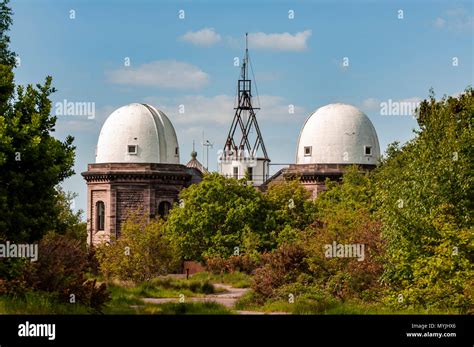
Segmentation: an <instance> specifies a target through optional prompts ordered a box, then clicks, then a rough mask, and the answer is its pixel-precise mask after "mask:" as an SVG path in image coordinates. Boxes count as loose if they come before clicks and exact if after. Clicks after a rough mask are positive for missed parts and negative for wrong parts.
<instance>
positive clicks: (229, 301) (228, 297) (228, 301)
mask: <svg viewBox="0 0 474 347" xmlns="http://www.w3.org/2000/svg"><path fill="white" fill-rule="evenodd" d="M213 285H214V287H216V288H220V289H224V290H225V292H224V293H219V294H210V295H206V296H203V297H190V298H184V300H185V302H215V303H218V304H221V305H224V306H225V307H227V308H231V309H232V308H233V307H234V305H235V303H236V302H237V300H239V299H240V298H241V297H242V296H243V295H244V294H245V293H247V292H248V291H249V288H234V287H232V286H230V285H227V284H222V283H213ZM143 301H144V302H146V303H149V304H164V303H167V302H176V303H177V302H179V299H178V298H144V299H143ZM235 312H237V313H238V314H246V315H260V314H288V313H287V312H271V313H266V312H259V311H235Z"/></svg>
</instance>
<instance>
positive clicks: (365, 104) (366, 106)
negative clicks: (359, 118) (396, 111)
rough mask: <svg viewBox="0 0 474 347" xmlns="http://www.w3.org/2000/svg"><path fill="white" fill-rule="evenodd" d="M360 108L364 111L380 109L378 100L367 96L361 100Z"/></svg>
mask: <svg viewBox="0 0 474 347" xmlns="http://www.w3.org/2000/svg"><path fill="white" fill-rule="evenodd" d="M360 106H361V109H363V110H365V111H373V110H378V109H380V100H379V99H376V98H368V99H365V100H364V101H362V104H361V105H360Z"/></svg>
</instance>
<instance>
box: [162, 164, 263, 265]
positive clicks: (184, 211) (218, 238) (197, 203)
mask: <svg viewBox="0 0 474 347" xmlns="http://www.w3.org/2000/svg"><path fill="white" fill-rule="evenodd" d="M180 199H181V200H182V204H181V206H175V207H174V208H173V209H172V210H171V212H170V214H169V216H168V220H167V230H168V232H169V234H170V237H171V238H172V239H173V240H175V243H176V245H177V247H178V249H179V250H180V252H181V255H182V257H183V258H184V259H189V260H198V261H201V260H203V259H204V258H205V257H214V256H221V257H228V256H230V255H233V254H236V253H239V254H240V253H245V252H248V251H253V250H255V248H256V249H258V250H259V251H261V250H263V249H265V248H267V247H269V234H270V231H271V229H270V228H269V225H272V223H271V221H269V220H268V218H269V212H268V210H269V206H268V203H267V202H266V200H265V199H264V197H263V195H262V194H261V193H260V192H259V191H257V190H256V189H255V188H254V187H253V186H250V185H247V183H246V181H245V180H239V181H238V180H236V179H233V178H225V177H223V176H221V175H219V174H216V173H214V174H209V175H206V176H204V179H203V181H202V182H201V183H199V184H195V185H192V186H190V187H189V188H186V189H184V190H182V191H181V193H180ZM246 245H247V246H248V245H252V248H253V249H248V247H246Z"/></svg>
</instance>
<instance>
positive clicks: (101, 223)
mask: <svg viewBox="0 0 474 347" xmlns="http://www.w3.org/2000/svg"><path fill="white" fill-rule="evenodd" d="M95 208H96V230H97V231H100V230H104V229H105V205H104V203H103V202H102V201H97V203H96V204H95Z"/></svg>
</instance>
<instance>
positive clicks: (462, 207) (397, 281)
mask: <svg viewBox="0 0 474 347" xmlns="http://www.w3.org/2000/svg"><path fill="white" fill-rule="evenodd" d="M473 120H474V91H473V89H472V88H470V89H467V90H466V91H465V93H464V94H462V95H460V96H458V97H456V98H453V97H449V98H446V97H445V98H443V99H442V100H440V101H436V100H435V98H434V95H433V93H431V95H430V98H429V99H428V100H425V101H423V102H422V103H421V105H420V108H419V115H418V123H419V126H420V130H419V131H418V132H417V137H416V138H415V139H414V140H412V141H410V142H408V143H407V144H405V145H404V146H403V147H401V148H399V147H398V146H397V145H396V144H394V145H392V146H391V147H390V148H389V152H388V154H389V156H388V157H387V158H386V159H385V160H384V161H383V163H382V166H381V167H380V168H379V169H378V170H377V173H376V188H377V189H376V201H377V205H378V206H379V215H380V218H381V220H382V222H383V225H384V228H383V236H384V238H385V239H386V240H387V259H386V263H387V266H386V271H385V274H384V281H385V282H386V283H387V284H389V285H390V286H391V289H392V290H391V293H390V295H389V296H388V297H387V302H389V303H391V304H393V305H397V306H400V307H413V306H422V307H427V308H429V307H434V308H447V307H452V308H459V309H461V310H468V309H469V307H472V289H470V288H472V287H473V281H472V279H473V278H474V272H473V260H474V259H473V245H474V244H473V242H474V241H473V232H472V220H473V213H474V209H473V205H472V204H473V199H472V196H474V194H473V184H472V183H473V177H472V172H474V170H473V165H474V162H473V158H474V153H473V146H472V144H473V130H472V126H473Z"/></svg>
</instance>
